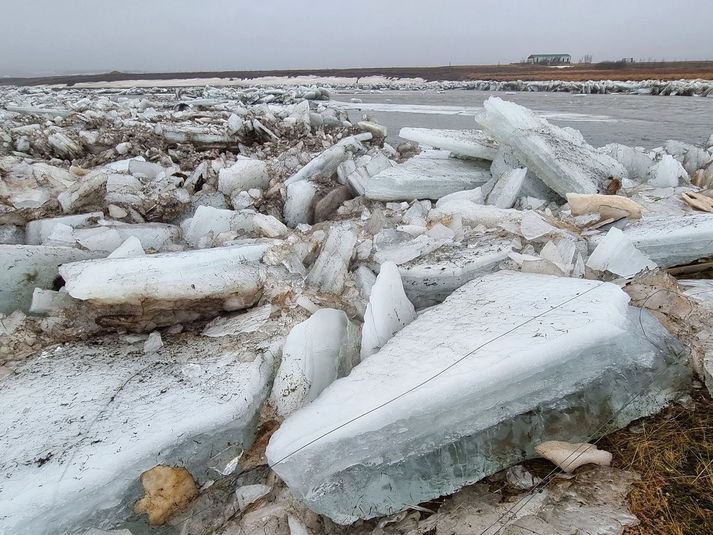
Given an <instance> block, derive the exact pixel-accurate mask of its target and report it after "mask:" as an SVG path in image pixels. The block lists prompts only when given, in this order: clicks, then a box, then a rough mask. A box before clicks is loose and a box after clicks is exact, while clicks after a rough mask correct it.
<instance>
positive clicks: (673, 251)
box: [624, 214, 713, 267]
mask: <svg viewBox="0 0 713 535" xmlns="http://www.w3.org/2000/svg"><path fill="white" fill-rule="evenodd" d="M624 234H625V235H626V237H628V238H629V239H630V240H631V242H632V243H633V244H634V246H635V247H636V248H637V249H639V250H641V251H642V252H643V253H645V254H646V255H647V256H648V257H649V258H651V260H653V261H654V262H656V264H658V265H659V266H661V267H672V266H679V265H683V264H688V263H689V262H693V261H694V260H698V259H699V258H709V257H713V214H693V215H687V216H681V217H651V218H646V217H645V218H643V219H640V220H639V221H637V222H635V223H632V224H630V225H628V226H627V227H626V228H624Z"/></svg>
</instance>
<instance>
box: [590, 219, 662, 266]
mask: <svg viewBox="0 0 713 535" xmlns="http://www.w3.org/2000/svg"><path fill="white" fill-rule="evenodd" d="M587 267H590V268H591V269H595V270H597V271H609V272H611V273H614V274H615V275H619V276H621V277H626V278H629V277H633V276H634V275H636V274H637V273H639V272H641V271H643V270H644V269H655V268H656V263H655V262H653V261H652V260H651V259H650V258H649V257H648V256H646V255H645V254H644V253H642V252H641V251H640V250H639V249H637V248H636V247H634V244H633V243H632V242H631V240H630V239H629V238H628V237H627V236H626V234H624V233H623V232H622V231H621V230H619V229H618V228H616V227H612V228H611V229H609V232H608V233H607V235H606V236H605V237H604V239H602V240H601V241H600V242H599V244H598V245H597V248H596V249H594V252H592V254H591V255H590V257H589V260H587Z"/></svg>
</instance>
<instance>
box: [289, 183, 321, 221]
mask: <svg viewBox="0 0 713 535" xmlns="http://www.w3.org/2000/svg"><path fill="white" fill-rule="evenodd" d="M315 195H317V187H316V186H315V185H314V184H312V183H311V182H309V181H307V180H301V181H298V182H294V183H292V184H289V185H288V186H287V200H286V201H285V210H284V211H285V222H286V223H287V224H288V225H289V226H291V227H296V226H297V225H299V224H301V223H307V224H310V223H312V212H313V209H312V205H313V203H314V197H315Z"/></svg>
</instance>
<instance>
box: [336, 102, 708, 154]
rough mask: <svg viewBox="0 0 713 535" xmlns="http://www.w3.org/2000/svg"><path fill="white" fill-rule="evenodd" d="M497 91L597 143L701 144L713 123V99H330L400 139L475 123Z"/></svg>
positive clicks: (465, 127) (460, 127) (390, 135)
mask: <svg viewBox="0 0 713 535" xmlns="http://www.w3.org/2000/svg"><path fill="white" fill-rule="evenodd" d="M493 94H495V95H497V96H501V97H505V98H507V100H510V101H513V102H517V103H518V104H521V105H523V106H526V107H528V108H530V109H533V110H536V111H538V112H539V113H541V114H543V115H545V116H546V117H547V118H548V119H549V120H551V121H552V122H553V123H555V124H557V125H559V126H571V127H572V128H576V129H577V130H580V131H581V132H582V134H583V135H584V137H585V139H586V140H587V141H588V142H589V143H591V144H592V145H594V146H595V147H599V146H603V145H606V144H607V143H624V144H626V145H631V146H643V147H646V148H647V149H651V148H653V147H656V146H658V145H662V144H663V143H664V142H666V141H667V140H669V139H678V140H681V141H685V142H687V143H703V142H705V140H706V139H708V136H709V135H710V133H711V132H710V130H711V125H712V124H713V99H711V98H696V97H694V98H668V97H657V96H651V95H645V96H644V95H576V94H571V93H527V92H513V93H503V92H498V93H492V92H487V91H442V92H436V91H374V92H357V93H351V92H350V93H347V92H340V93H336V94H334V95H333V96H332V98H333V99H334V100H335V101H339V102H342V103H343V104H341V106H342V107H344V108H345V109H347V110H349V115H350V117H351V118H352V119H353V120H356V119H357V118H358V117H360V114H361V113H366V114H368V115H369V116H371V117H373V118H374V119H375V120H376V121H377V122H379V123H380V124H383V125H385V126H386V127H387V128H388V130H389V137H388V140H389V142H390V143H398V142H400V141H402V140H401V139H400V138H399V137H398V135H397V134H398V132H399V130H400V129H401V128H402V127H405V126H413V127H422V128H457V129H468V128H473V116H474V115H475V113H476V112H477V111H478V110H480V109H481V108H482V105H483V102H484V101H485V100H486V99H487V98H488V97H489V96H491V95H493ZM352 99H358V100H361V101H362V102H351V100H352Z"/></svg>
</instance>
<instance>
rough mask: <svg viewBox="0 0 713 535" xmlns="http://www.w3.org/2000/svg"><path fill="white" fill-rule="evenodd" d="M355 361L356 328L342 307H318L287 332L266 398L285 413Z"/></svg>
mask: <svg viewBox="0 0 713 535" xmlns="http://www.w3.org/2000/svg"><path fill="white" fill-rule="evenodd" d="M358 362H359V328H358V327H357V326H356V325H354V324H353V323H352V322H351V321H349V318H347V315H346V314H345V313H344V311H343V310H335V309H333V308H322V309H320V310H318V311H317V312H315V313H314V314H313V315H312V316H311V317H310V318H309V319H308V320H306V321H303V322H302V323H300V324H299V325H295V326H294V327H293V328H292V330H291V331H290V334H289V335H287V339H286V340H285V345H284V346H283V348H282V361H281V363H280V368H279V369H278V370H277V375H276V376H275V383H274V385H273V387H272V393H271V394H270V401H271V403H272V405H273V406H274V407H275V409H276V410H277V413H278V414H279V415H280V416H282V417H285V416H289V415H290V414H292V413H293V412H295V411H296V410H297V409H299V408H301V407H302V406H304V405H306V404H307V403H309V402H311V401H313V400H314V399H316V398H317V396H319V394H320V393H322V391H323V390H324V389H325V388H326V387H327V386H329V385H330V384H331V383H332V382H333V381H334V380H335V379H337V378H338V377H344V376H345V375H347V374H348V373H349V372H350V371H351V369H352V368H353V367H354V366H355V365H356V364H357V363H358Z"/></svg>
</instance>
